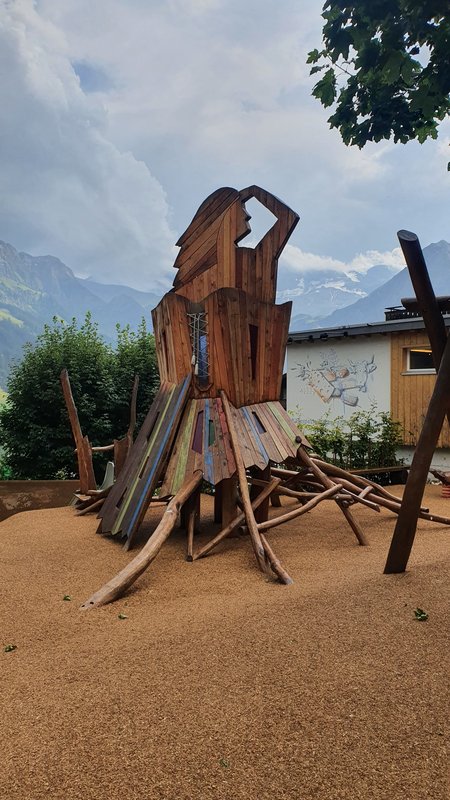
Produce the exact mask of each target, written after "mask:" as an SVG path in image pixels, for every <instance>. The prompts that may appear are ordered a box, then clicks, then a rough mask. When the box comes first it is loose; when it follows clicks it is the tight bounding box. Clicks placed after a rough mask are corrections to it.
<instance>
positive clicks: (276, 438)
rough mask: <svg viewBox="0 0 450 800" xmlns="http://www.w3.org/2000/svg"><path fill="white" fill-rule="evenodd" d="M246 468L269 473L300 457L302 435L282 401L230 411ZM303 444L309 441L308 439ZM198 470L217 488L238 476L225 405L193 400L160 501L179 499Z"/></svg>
mask: <svg viewBox="0 0 450 800" xmlns="http://www.w3.org/2000/svg"><path fill="white" fill-rule="evenodd" d="M231 413H232V416H233V422H234V425H235V429H236V431H237V433H238V435H239V441H240V445H241V453H242V458H243V461H244V464H245V467H246V468H247V469H249V468H250V467H258V468H259V469H264V467H266V466H267V464H268V463H269V461H271V462H273V463H275V464H281V463H283V462H285V461H286V459H289V458H295V456H296V453H297V449H298V446H299V443H298V441H297V438H298V436H299V430H298V428H297V426H296V425H295V423H294V422H293V421H292V420H291V419H290V417H289V416H288V414H287V413H286V411H285V410H284V408H283V407H282V406H281V405H280V403H278V402H270V403H258V404H252V405H250V406H247V407H245V408H234V407H232V408H231ZM303 441H305V442H306V439H304V437H303ZM196 470H201V471H202V472H203V476H204V478H205V480H206V481H208V482H209V483H210V484H212V485H213V486H216V485H217V484H218V483H220V482H221V481H222V480H224V479H227V478H230V477H231V476H232V475H234V474H235V472H236V464H235V460H234V456H233V451H232V447H231V440H230V434H229V431H228V426H227V422H226V418H225V413H224V409H223V406H222V401H221V399H220V398H218V397H216V398H214V399H211V398H210V399H206V400H199V399H197V400H196V399H194V400H190V401H189V403H188V405H187V407H186V409H185V411H184V414H183V417H182V420H181V423H180V427H179V430H178V433H177V437H176V441H175V445H174V447H173V449H172V452H171V455H170V460H169V463H168V466H167V469H166V472H165V475H164V481H163V484H162V487H161V491H160V495H161V497H165V496H169V495H173V494H175V493H176V492H177V491H178V490H179V489H180V487H181V486H182V485H183V484H184V483H185V482H186V480H188V479H189V478H190V477H191V476H192V475H193V474H194V472H195V471H196Z"/></svg>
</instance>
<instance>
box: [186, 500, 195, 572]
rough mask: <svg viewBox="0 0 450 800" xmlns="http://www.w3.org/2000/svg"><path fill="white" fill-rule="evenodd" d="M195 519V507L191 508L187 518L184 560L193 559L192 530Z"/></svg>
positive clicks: (193, 529)
mask: <svg viewBox="0 0 450 800" xmlns="http://www.w3.org/2000/svg"><path fill="white" fill-rule="evenodd" d="M196 519H197V512H196V510H195V508H192V509H191V512H190V514H189V519H188V527H187V553H186V561H193V555H194V531H195V520H196Z"/></svg>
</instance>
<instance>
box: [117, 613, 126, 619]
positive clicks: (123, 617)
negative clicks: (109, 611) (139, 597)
mask: <svg viewBox="0 0 450 800" xmlns="http://www.w3.org/2000/svg"><path fill="white" fill-rule="evenodd" d="M117 616H118V618H119V619H128V617H127V615H126V614H122V612H121V613H120V614H118V615H117Z"/></svg>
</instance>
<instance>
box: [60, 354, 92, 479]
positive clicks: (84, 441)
mask: <svg viewBox="0 0 450 800" xmlns="http://www.w3.org/2000/svg"><path fill="white" fill-rule="evenodd" d="M60 380H61V386H62V390H63V395H64V400H65V402H66V407H67V413H68V415H69V420H70V426H71V428H72V434H73V438H74V439H75V445H76V453H77V458H78V472H79V478H80V489H81V492H82V494H86V493H87V491H88V489H96V488H97V482H96V480H95V475H94V468H93V466H92V452H91V446H90V443H89V439H88V438H87V436H83V433H82V431H81V425H80V421H79V419H78V411H77V407H76V405H75V401H74V399H73V394H72V388H71V386H70V380H69V373H68V372H67V370H66V369H63V370H62V372H61V375H60Z"/></svg>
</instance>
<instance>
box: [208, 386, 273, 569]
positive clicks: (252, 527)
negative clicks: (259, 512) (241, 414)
mask: <svg viewBox="0 0 450 800" xmlns="http://www.w3.org/2000/svg"><path fill="white" fill-rule="evenodd" d="M220 397H221V399H222V406H223V410H224V412H225V418H226V421H227V428H228V432H229V434H230V440H231V447H232V450H233V455H234V460H235V463H236V471H237V477H238V483H239V488H240V490H241V498H242V502H243V504H244V513H245V521H246V523H247V528H248V532H249V534H250V539H251V541H252V545H253V549H254V551H255V556H256V560H257V562H258V564H259V567H260V569H261V571H262V572H267V564H266V558H265V552H264V547H263V544H262V542H261V536H260V534H259V531H258V526H257V524H256V520H255V517H254V514H253V509H252V504H251V500H250V493H249V490H248V483H247V473H246V471H245V466H244V460H243V458H242V454H241V450H240V445H239V438H238V435H237V432H236V428H235V425H234V420H233V417H232V414H231V408H230V403H229V401H228V397H227V396H226V394H225V392H224V391H223V390H221V392H220Z"/></svg>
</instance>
